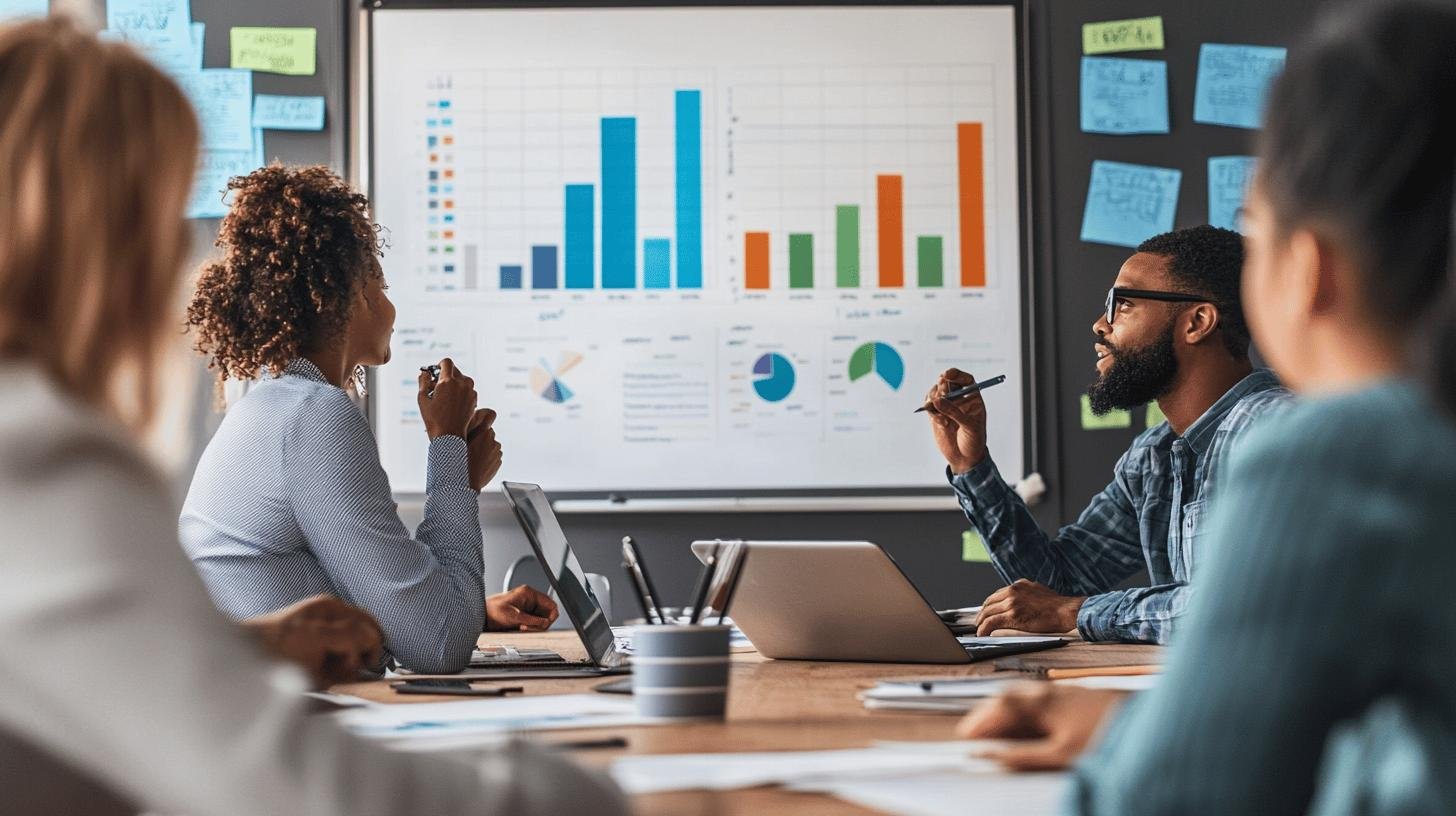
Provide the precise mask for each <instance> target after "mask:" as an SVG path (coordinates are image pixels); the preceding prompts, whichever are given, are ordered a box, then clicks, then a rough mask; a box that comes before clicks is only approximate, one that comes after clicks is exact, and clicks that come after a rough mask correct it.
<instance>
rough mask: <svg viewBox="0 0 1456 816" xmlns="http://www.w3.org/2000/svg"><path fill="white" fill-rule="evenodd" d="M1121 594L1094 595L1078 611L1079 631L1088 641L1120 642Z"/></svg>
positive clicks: (1105, 593)
mask: <svg viewBox="0 0 1456 816" xmlns="http://www.w3.org/2000/svg"><path fill="white" fill-rule="evenodd" d="M1121 596H1122V593H1120V592H1104V593H1103V594H1101V595H1092V596H1090V597H1088V598H1087V600H1085V601H1083V602H1082V608H1081V609H1079V610H1077V631H1078V632H1079V633H1081V635H1082V639H1083V640H1086V641H1097V640H1120V639H1121V638H1120V635H1119V634H1118V632H1117V617H1116V616H1117V605H1118V601H1119V600H1120V599H1121Z"/></svg>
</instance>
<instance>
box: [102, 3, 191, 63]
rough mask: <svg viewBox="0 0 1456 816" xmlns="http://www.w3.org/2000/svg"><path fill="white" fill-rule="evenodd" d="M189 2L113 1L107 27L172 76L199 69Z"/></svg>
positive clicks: (107, 11)
mask: <svg viewBox="0 0 1456 816" xmlns="http://www.w3.org/2000/svg"><path fill="white" fill-rule="evenodd" d="M191 14H192V12H191V7H190V4H189V3H188V0H110V2H108V3H107V4H106V26H107V30H108V31H110V32H111V35H112V36H115V37H118V38H120V39H122V40H124V41H126V42H128V43H130V44H131V45H133V46H135V47H136V48H137V49H138V50H139V51H141V52H142V53H143V54H146V55H147V58H148V59H150V60H152V62H154V63H156V64H157V65H159V66H161V67H162V68H163V69H165V70H167V71H168V72H171V73H173V74H176V73H181V72H187V71H192V70H196V69H197V68H199V67H201V66H200V65H198V64H195V63H194V60H195V58H196V55H197V49H196V48H195V47H194V45H193V40H192V20H191Z"/></svg>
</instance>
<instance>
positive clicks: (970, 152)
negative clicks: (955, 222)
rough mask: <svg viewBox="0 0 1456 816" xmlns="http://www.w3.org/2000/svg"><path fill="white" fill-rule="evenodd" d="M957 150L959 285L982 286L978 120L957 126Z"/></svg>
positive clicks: (983, 224) (983, 199) (982, 188)
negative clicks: (959, 227)
mask: <svg viewBox="0 0 1456 816" xmlns="http://www.w3.org/2000/svg"><path fill="white" fill-rule="evenodd" d="M956 153H957V160H958V163H959V165H960V208H961V286H985V285H986V187H985V181H984V178H983V176H982V167H983V164H984V160H983V158H982V155H983V154H982V152H981V123H980V122H960V123H959V124H957V125H956Z"/></svg>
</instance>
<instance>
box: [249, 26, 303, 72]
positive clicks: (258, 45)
mask: <svg viewBox="0 0 1456 816" xmlns="http://www.w3.org/2000/svg"><path fill="white" fill-rule="evenodd" d="M228 36H229V44H230V45H231V46H232V67H234V68H251V69H253V70H255V71H267V72H269V73H272V74H292V75H294V76H312V75H313V74H314V70H315V66H314V54H315V52H316V50H317V40H318V31H317V30H316V29H312V28H248V27H239V28H234V29H233V30H232V31H231V32H230V33H229V35H228Z"/></svg>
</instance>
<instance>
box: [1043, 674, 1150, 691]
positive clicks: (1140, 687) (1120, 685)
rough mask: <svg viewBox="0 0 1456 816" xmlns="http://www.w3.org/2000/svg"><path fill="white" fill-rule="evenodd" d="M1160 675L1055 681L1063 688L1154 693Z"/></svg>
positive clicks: (1131, 675)
mask: <svg viewBox="0 0 1456 816" xmlns="http://www.w3.org/2000/svg"><path fill="white" fill-rule="evenodd" d="M1161 676H1162V675H1158V674H1128V675H1118V676H1111V677H1076V678H1072V679H1070V680H1057V681H1054V682H1056V683H1057V684H1058V685H1063V686H1081V687H1082V688H1090V689H1106V690H1108V691H1152V690H1153V688H1154V687H1155V686H1157V685H1158V678H1160V677H1161Z"/></svg>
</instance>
